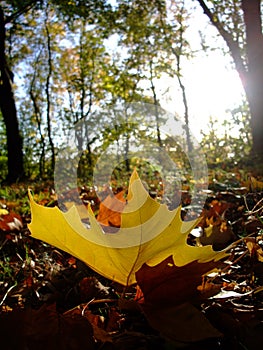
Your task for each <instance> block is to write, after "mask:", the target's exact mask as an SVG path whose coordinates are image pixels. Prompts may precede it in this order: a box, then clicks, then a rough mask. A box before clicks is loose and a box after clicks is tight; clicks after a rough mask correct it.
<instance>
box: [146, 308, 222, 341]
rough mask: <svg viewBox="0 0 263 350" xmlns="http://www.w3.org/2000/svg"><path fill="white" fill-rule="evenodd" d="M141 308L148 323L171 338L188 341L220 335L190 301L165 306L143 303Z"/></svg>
mask: <svg viewBox="0 0 263 350" xmlns="http://www.w3.org/2000/svg"><path fill="white" fill-rule="evenodd" d="M143 310H144V312H145V315H146V318H147V319H148V321H149V323H150V325H151V326H152V327H153V328H154V329H156V330H158V331H159V332H160V333H161V334H162V335H163V336H164V337H166V338H169V339H171V340H175V341H179V342H184V343H190V342H197V341H201V340H204V339H208V338H219V337H221V336H222V334H221V333H220V332H219V331H218V330H217V329H216V328H214V327H213V326H212V325H211V324H210V322H209V321H208V320H207V319H206V318H205V316H204V315H203V314H202V313H201V312H200V311H199V310H198V309H197V308H195V307H194V306H193V305H191V304H190V303H183V304H180V305H176V306H174V305H173V306H167V307H162V306H160V305H155V306H152V305H151V306H149V305H148V306H147V305H145V306H143Z"/></svg>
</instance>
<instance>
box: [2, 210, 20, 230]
mask: <svg viewBox="0 0 263 350" xmlns="http://www.w3.org/2000/svg"><path fill="white" fill-rule="evenodd" d="M22 227H23V222H22V218H21V216H20V215H19V214H16V213H14V212H12V211H11V212H10V213H9V212H8V211H7V210H5V209H1V212H0V230H2V231H5V232H11V231H18V230H20V229H21V228H22Z"/></svg>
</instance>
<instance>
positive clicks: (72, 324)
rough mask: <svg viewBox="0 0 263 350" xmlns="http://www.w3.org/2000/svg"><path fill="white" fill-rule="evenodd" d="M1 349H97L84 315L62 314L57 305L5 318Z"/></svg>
mask: <svg viewBox="0 0 263 350" xmlns="http://www.w3.org/2000/svg"><path fill="white" fill-rule="evenodd" d="M0 327H1V336H0V342H1V348H2V347H3V349H5V350H9V349H10V350H11V349H12V350H13V349H21V350H26V349H27V350H36V349H38V350H46V349H49V350H79V349H87V348H88V349H89V350H94V348H95V347H94V344H95V343H94V339H93V329H92V327H91V324H90V322H89V321H88V320H87V319H86V318H85V317H82V316H81V315H61V314H59V313H58V312H57V311H56V308H55V305H49V306H47V305H44V306H42V307H41V308H40V309H39V310H33V309H26V310H23V311H14V312H11V313H9V314H7V315H1V318H0Z"/></svg>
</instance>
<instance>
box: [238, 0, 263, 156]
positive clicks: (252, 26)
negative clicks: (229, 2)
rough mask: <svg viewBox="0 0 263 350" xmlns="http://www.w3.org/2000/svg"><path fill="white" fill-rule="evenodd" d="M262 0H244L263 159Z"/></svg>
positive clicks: (256, 135)
mask: <svg viewBox="0 0 263 350" xmlns="http://www.w3.org/2000/svg"><path fill="white" fill-rule="evenodd" d="M260 3H261V1H260V0H242V2H241V4H242V9H243V12H244V21H245V28H246V42H247V46H246V50H247V51H246V54H247V79H246V80H245V82H244V88H245V91H246V95H247V99H248V104H249V108H250V113H251V130H252V140H253V148H252V152H253V155H254V156H259V157H260V159H261V160H263V36H262V22H261V12H260Z"/></svg>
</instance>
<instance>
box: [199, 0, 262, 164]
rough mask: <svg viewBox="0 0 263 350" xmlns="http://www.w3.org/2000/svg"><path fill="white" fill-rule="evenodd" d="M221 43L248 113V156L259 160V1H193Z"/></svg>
mask: <svg viewBox="0 0 263 350" xmlns="http://www.w3.org/2000/svg"><path fill="white" fill-rule="evenodd" d="M197 1H198V2H199V4H200V5H201V7H202V9H203V10H204V13H205V14H206V15H207V16H208V18H209V20H210V21H211V23H212V24H213V25H214V26H215V27H216V28H217V30H218V32H219V33H220V35H221V36H222V37H223V39H224V40H225V42H226V44H227V46H228V48H229V52H230V54H231V55H232V58H233V60H234V63H235V68H236V70H237V72H238V73H239V76H240V78H241V81H242V84H243V86H244V90H245V93H246V97H247V101H248V104H249V109H250V114H251V123H250V125H251V130H252V140H253V144H252V155H254V156H257V157H259V159H260V160H261V161H262V160H263V147H262V135H263V99H262V96H263V65H262V62H263V35H262V14H261V1H260V0H224V1H212V0H207V1H204V0H197Z"/></svg>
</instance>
